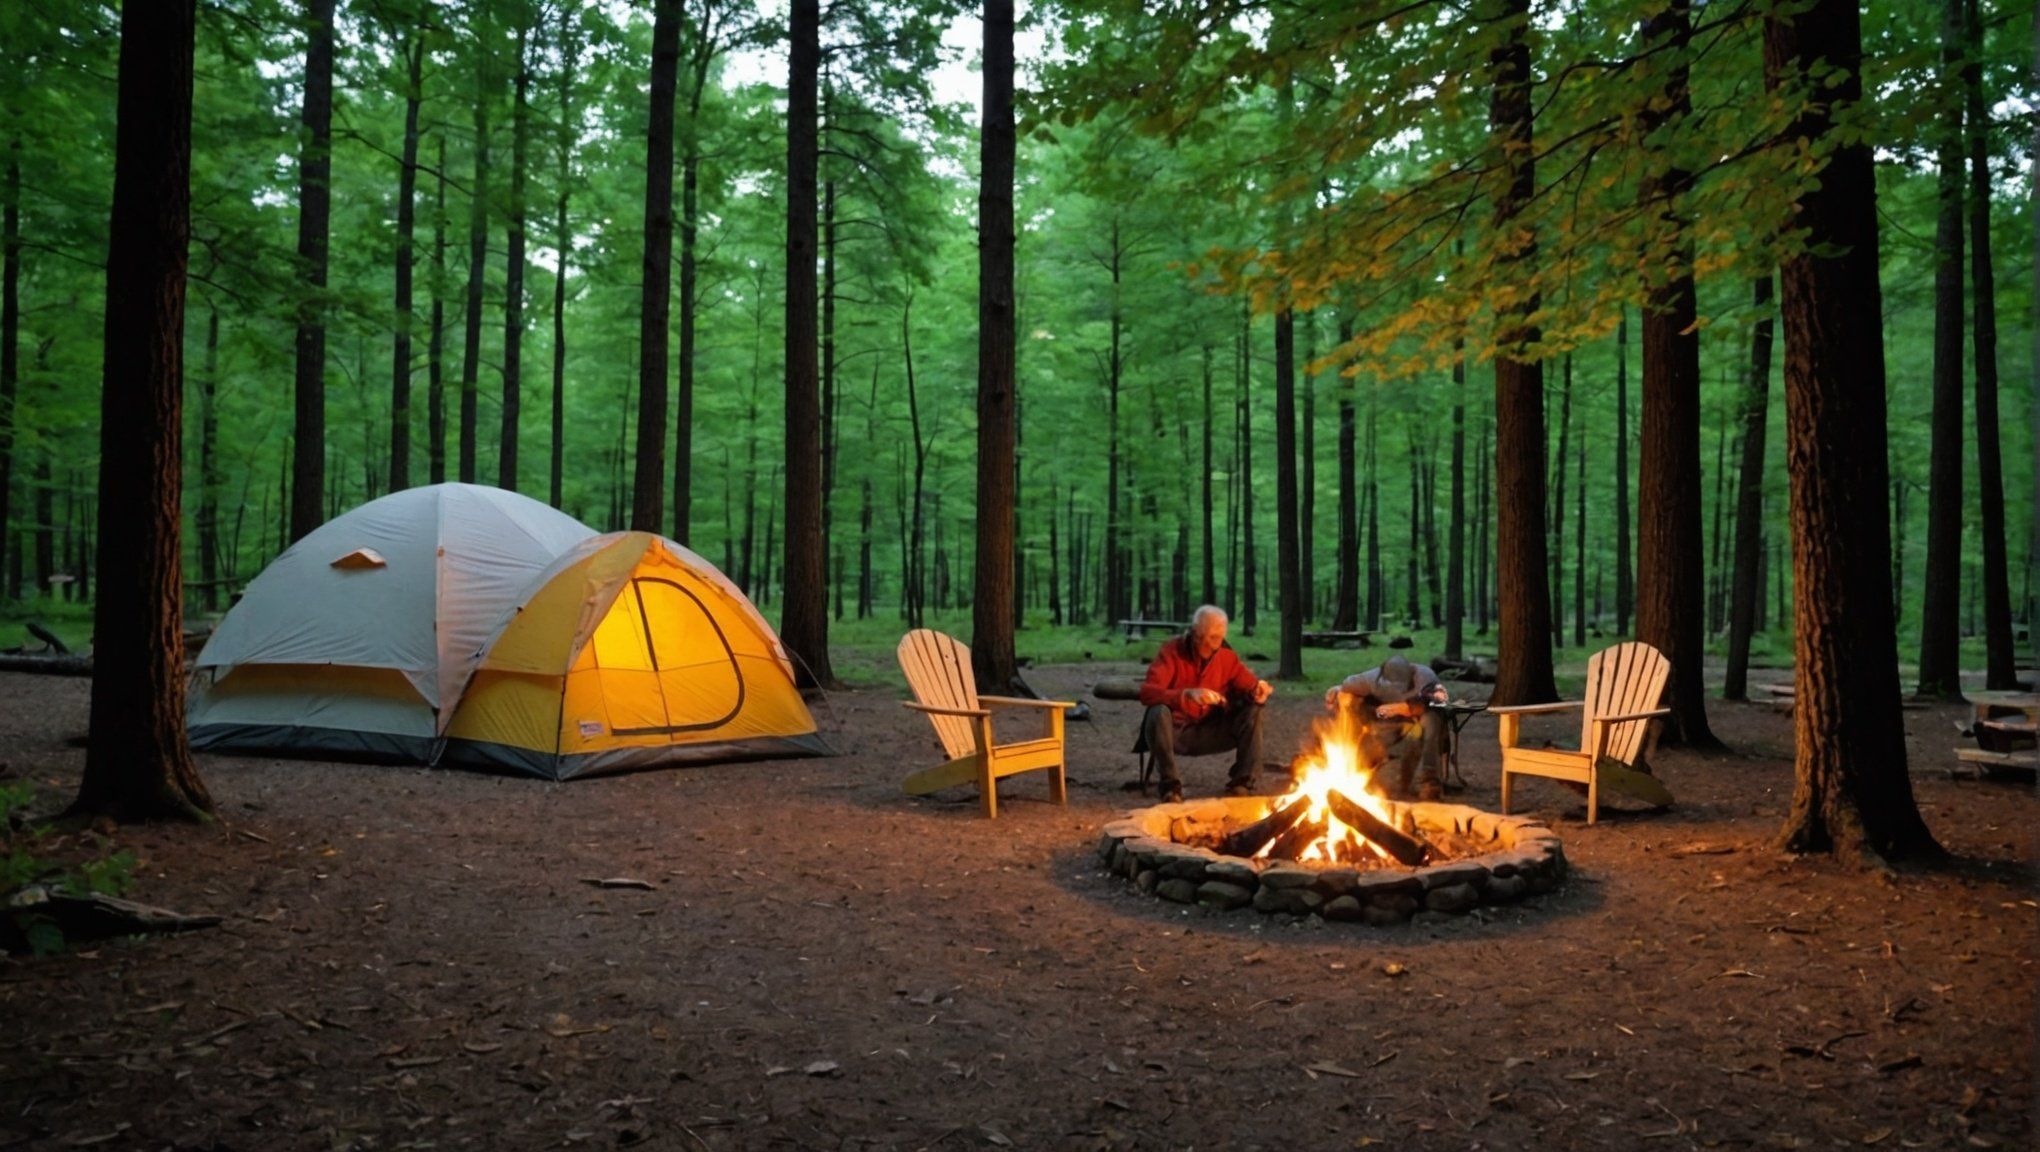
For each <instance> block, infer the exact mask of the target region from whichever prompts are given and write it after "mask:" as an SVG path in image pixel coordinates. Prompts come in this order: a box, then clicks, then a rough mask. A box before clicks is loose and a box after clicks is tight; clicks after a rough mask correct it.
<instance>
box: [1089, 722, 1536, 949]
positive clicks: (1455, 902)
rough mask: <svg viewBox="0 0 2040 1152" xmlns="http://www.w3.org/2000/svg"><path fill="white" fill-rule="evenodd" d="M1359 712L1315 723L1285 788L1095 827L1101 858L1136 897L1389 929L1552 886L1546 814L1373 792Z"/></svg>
mask: <svg viewBox="0 0 2040 1152" xmlns="http://www.w3.org/2000/svg"><path fill="white" fill-rule="evenodd" d="M1375 768H1376V766H1375V765H1372V764H1369V763H1367V762H1366V760H1365V758H1364V756H1363V753H1362V744H1361V741H1360V729H1359V724H1358V722H1357V720H1356V719H1355V718H1354V717H1352V716H1348V715H1344V714H1341V715H1340V716H1338V717H1336V718H1334V719H1329V720H1325V721H1321V722H1320V724H1319V727H1318V730H1317V746H1316V747H1315V748H1314V749H1313V750H1311V751H1309V752H1307V753H1305V754H1304V755H1303V756H1301V757H1299V758H1298V759H1297V761H1296V766H1295V776H1294V783H1293V784H1292V785H1291V786H1290V787H1289V789H1288V790H1287V791H1285V792H1284V793H1283V794H1282V795H1280V796H1277V797H1274V798H1272V799H1271V798H1269V797H1265V796H1236V797H1219V798H1214V799H1209V800H1190V801H1177V802H1174V803H1168V804H1157V805H1155V806H1153V807H1150V808H1144V809H1140V810H1139V811H1135V812H1129V813H1127V814H1126V816H1125V817H1124V818H1123V819H1120V820H1116V821H1113V822H1112V823H1110V824H1107V825H1106V826H1105V828H1104V831H1103V835H1102V836H1101V837H1100V838H1099V843H1098V859H1099V862H1100V863H1101V864H1103V865H1104V866H1105V867H1106V868H1107V869H1109V870H1110V871H1112V872H1115V873H1118V874H1119V875H1122V876H1124V877H1125V878H1126V879H1128V880H1131V881H1133V882H1134V885H1135V887H1137V888H1138V889H1139V890H1140V891H1142V892H1148V893H1152V894H1154V895H1156V896H1159V897H1161V898H1162V899H1163V900H1167V901H1171V902H1174V903H1178V904H1197V905H1202V906H1204V907H1206V908H1210V909H1213V910H1215V911H1227V910H1231V909H1235V908H1245V907H1249V906H1251V907H1252V908H1253V909H1254V910H1255V911H1258V912H1264V913H1269V914H1287V915H1293V916H1317V917H1321V918H1323V919H1326V920H1358V921H1365V922H1366V923H1368V924H1373V925H1379V926H1388V925H1394V924H1400V923H1404V922H1406V921H1408V920H1410V919H1411V918H1412V917H1413V916H1418V915H1446V916H1450V915H1458V914H1464V913H1467V912H1470V911H1473V910H1475V909H1477V908H1480V907H1482V906H1486V905H1496V904H1507V903H1511V902H1514V901H1516V900H1519V899H1522V898H1524V897H1526V896H1532V895H1536V894H1538V893H1543V892H1549V891H1551V890H1552V889H1553V888H1555V887H1557V886H1558V885H1559V884H1560V883H1561V882H1562V881H1563V880H1564V877H1565V874H1566V862H1565V851H1564V849H1563V847H1562V846H1561V845H1560V844H1559V841H1558V837H1557V835H1556V834H1554V833H1553V832H1552V831H1551V829H1549V828H1547V827H1545V826H1544V824H1543V822H1541V821H1539V820H1537V819H1536V818H1534V817H1529V816H1498V815H1495V814H1494V813H1491V812H1482V811H1480V810H1478V809H1475V808H1470V807H1467V806H1465V805H1463V804H1440V803H1405V802H1402V801H1397V800H1391V799H1389V798H1387V797H1386V796H1383V795H1382V794H1381V792H1380V791H1379V790H1378V788H1377V787H1376V781H1377V776H1376V773H1375Z"/></svg>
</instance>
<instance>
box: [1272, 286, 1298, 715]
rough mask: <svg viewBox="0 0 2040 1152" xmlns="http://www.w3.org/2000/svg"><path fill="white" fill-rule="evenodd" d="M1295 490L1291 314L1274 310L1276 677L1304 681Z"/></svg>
mask: <svg viewBox="0 0 2040 1152" xmlns="http://www.w3.org/2000/svg"><path fill="white" fill-rule="evenodd" d="M1298 519H1299V513H1298V509H1297V494H1296V317H1295V314H1294V313H1293V312H1291V311H1290V309H1289V308H1287V307H1284V308H1283V309H1282V310H1281V311H1279V312H1277V313H1275V588H1276V592H1275V595H1276V600H1277V605H1276V611H1277V613H1278V616H1279V618H1278V619H1277V621H1276V631H1277V632H1278V634H1279V646H1278V647H1279V655H1278V658H1277V660H1278V662H1277V666H1276V670H1275V675H1276V677H1277V678H1278V679H1282V680H1301V679H1303V612H1304V607H1303V557H1302V554H1301V551H1302V538H1301V536H1300V535H1299V532H1298V529H1299V525H1298Z"/></svg>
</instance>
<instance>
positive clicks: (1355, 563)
mask: <svg viewBox="0 0 2040 1152" xmlns="http://www.w3.org/2000/svg"><path fill="white" fill-rule="evenodd" d="M1344 342H1345V341H1343V340H1342V341H1340V343H1344ZM1357 423H1358V421H1357V420H1355V418H1354V412H1353V397H1352V388H1351V386H1349V385H1345V384H1341V386H1340V388H1339V563H1338V572H1339V583H1338V590H1337V592H1336V593H1335V594H1334V596H1333V599H1332V630H1333V631H1335V632H1350V631H1352V630H1354V629H1355V628H1358V627H1359V626H1360V510H1359V508H1358V506H1357V505H1358V504H1359V500H1358V498H1357V495H1356V490H1357V488H1358V482H1359V477H1358V475H1357V471H1358V469H1357V467H1356V459H1355V458H1356V456H1357V455H1358V445H1357V444H1356V443H1355V440H1356V439H1357V435H1356V433H1357V429H1356V427H1355V425H1356V424H1357Z"/></svg>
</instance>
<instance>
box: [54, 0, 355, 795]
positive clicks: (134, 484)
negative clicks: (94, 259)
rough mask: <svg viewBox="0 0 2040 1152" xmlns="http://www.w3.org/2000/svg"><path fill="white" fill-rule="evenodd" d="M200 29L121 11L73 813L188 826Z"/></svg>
mask: <svg viewBox="0 0 2040 1152" xmlns="http://www.w3.org/2000/svg"><path fill="white" fill-rule="evenodd" d="M196 24H197V5H196V3H195V2H194V0H158V2H156V3H150V4H125V5H122V7H121V44H122V50H121V54H120V79H119V97H118V117H117V119H116V123H117V125H118V127H117V129H116V140H115V144H114V176H113V214H112V226H111V228H110V230H109V236H108V240H107V262H106V351H105V364H106V368H105V372H106V376H105V386H104V389H103V391H102V393H101V400H100V430H99V437H100V452H99V492H100V494H101V496H102V499H101V500H100V501H99V529H98V533H97V535H98V538H99V544H100V547H101V549H102V552H101V554H100V557H99V563H98V564H97V568H98V569H99V574H100V580H101V581H102V582H103V586H102V587H101V589H100V595H99V598H98V605H97V608H96V609H95V611H94V613H93V641H94V643H93V653H92V656H93V659H92V711H91V721H90V726H89V735H90V739H89V741H88V743H87V745H86V752H85V773H84V777H83V779H82V780H81V781H80V783H79V787H78V799H77V800H76V802H74V803H73V804H72V806H71V812H72V813H73V814H76V815H98V814H105V815H109V816H112V817H114V818H115V819H118V820H150V819H192V818H199V817H202V816H204V815H205V814H207V813H210V812H211V811H212V799H211V797H210V796H208V795H207V794H206V789H205V785H204V783H203V782H201V781H200V780H199V777H198V767H197V765H196V764H195V763H194V762H193V760H192V758H191V749H190V746H189V745H188V744H187V743H186V741H185V734H184V623H183V601H184V577H183V569H182V563H181V560H182V558H181V556H180V554H179V539H178V535H179V527H180V525H179V522H178V517H179V514H180V502H181V498H182V494H183V493H182V486H183V468H182V454H181V449H182V445H181V443H180V442H181V440H182V430H183V420H182V413H181V411H180V409H181V406H182V399H183V391H184V379H183V377H184V286H185V259H186V257H185V250H186V247H187V244H188V242H189V240H190V235H191V87H192V81H191V72H192V44H193V39H194V32H195V28H196ZM328 28H330V25H328ZM328 60H329V62H330V56H329V58H328Z"/></svg>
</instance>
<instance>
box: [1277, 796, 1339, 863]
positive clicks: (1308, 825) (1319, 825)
mask: <svg viewBox="0 0 2040 1152" xmlns="http://www.w3.org/2000/svg"><path fill="white" fill-rule="evenodd" d="M1292 807H1298V808H1309V807H1310V802H1309V801H1307V800H1299V801H1297V802H1296V804H1294V805H1292ZM1330 829H1331V822H1330V821H1329V820H1327V819H1325V818H1324V817H1322V816H1320V817H1318V818H1317V819H1314V820H1312V819H1304V820H1298V821H1297V822H1296V823H1295V824H1294V825H1293V826H1292V827H1291V828H1290V829H1289V831H1287V832H1284V833H1283V834H1282V835H1280V836H1277V837H1276V838H1275V842H1274V843H1273V844H1271V845H1270V846H1269V848H1268V855H1270V856H1272V857H1275V858H1278V859H1282V860H1295V859H1297V858H1298V857H1300V856H1302V855H1303V850H1304V849H1305V848H1308V847H1310V845H1311V844H1312V842H1314V841H1316V840H1317V839H1318V838H1319V837H1321V836H1323V835H1324V834H1325V833H1326V832H1327V831H1329V830H1330Z"/></svg>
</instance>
